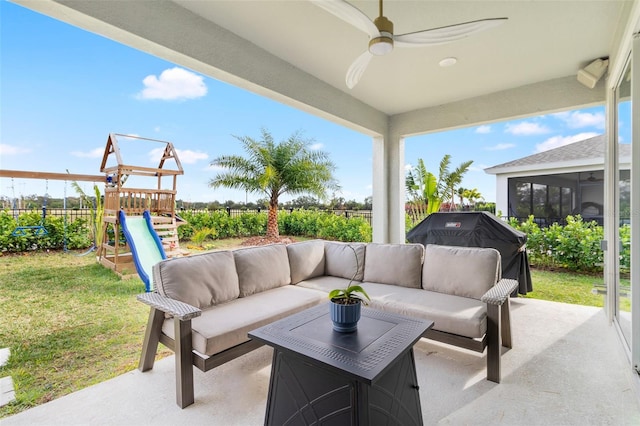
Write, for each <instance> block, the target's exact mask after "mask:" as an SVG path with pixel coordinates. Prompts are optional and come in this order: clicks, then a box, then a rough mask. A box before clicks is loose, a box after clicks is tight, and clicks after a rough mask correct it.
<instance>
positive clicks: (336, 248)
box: [324, 241, 365, 281]
mask: <svg viewBox="0 0 640 426" xmlns="http://www.w3.org/2000/svg"><path fill="white" fill-rule="evenodd" d="M354 250H355V253H354ZM324 256H325V257H324V273H325V275H331V276H334V277H341V278H347V279H352V278H353V279H354V280H356V281H362V278H363V277H364V263H365V244H363V243H339V242H335V241H325V243H324ZM356 256H357V257H356Z"/></svg>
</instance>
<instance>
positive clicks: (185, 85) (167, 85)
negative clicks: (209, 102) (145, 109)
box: [137, 67, 207, 101]
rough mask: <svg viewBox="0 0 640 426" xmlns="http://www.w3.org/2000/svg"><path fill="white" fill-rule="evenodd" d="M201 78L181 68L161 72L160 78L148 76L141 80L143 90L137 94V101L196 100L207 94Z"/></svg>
mask: <svg viewBox="0 0 640 426" xmlns="http://www.w3.org/2000/svg"><path fill="white" fill-rule="evenodd" d="M203 80H204V79H203V78H202V76H199V75H197V74H194V73H192V72H191V71H187V70H185V69H183V68H178V67H175V68H170V69H166V70H164V71H162V74H160V77H156V76H155V75H148V76H146V77H145V78H144V80H142V84H144V89H142V91H141V92H140V93H138V95H137V97H138V98H139V99H162V100H166V101H172V100H184V99H196V98H200V97H202V96H204V95H206V94H207V86H206V85H205V84H204V81H203Z"/></svg>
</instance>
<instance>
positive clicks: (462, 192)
mask: <svg viewBox="0 0 640 426" xmlns="http://www.w3.org/2000/svg"><path fill="white" fill-rule="evenodd" d="M466 191H468V189H466V188H463V187H459V188H458V189H457V190H456V194H457V195H458V198H459V199H460V206H461V207H464V199H465V198H467V197H466V195H465V192H466Z"/></svg>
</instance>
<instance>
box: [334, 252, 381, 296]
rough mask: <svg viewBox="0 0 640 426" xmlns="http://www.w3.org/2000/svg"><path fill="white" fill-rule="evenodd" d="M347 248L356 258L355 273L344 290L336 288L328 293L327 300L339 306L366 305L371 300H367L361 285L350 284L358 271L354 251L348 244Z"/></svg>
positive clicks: (358, 267) (358, 266)
mask: <svg viewBox="0 0 640 426" xmlns="http://www.w3.org/2000/svg"><path fill="white" fill-rule="evenodd" d="M348 247H349V248H350V249H351V250H352V251H353V255H354V256H355V257H356V271H355V272H354V273H353V276H352V277H351V279H350V280H349V283H348V284H347V286H346V287H345V288H337V289H334V290H331V291H330V292H329V300H331V301H332V302H333V303H337V304H339V305H353V304H356V303H362V304H364V305H366V304H367V301H368V300H371V299H370V298H369V295H368V294H367V292H366V291H364V288H362V286H361V285H359V284H352V283H353V280H354V279H355V278H356V275H357V274H358V270H359V269H360V264H359V262H358V254H357V253H356V249H355V248H353V246H352V245H350V244H349V245H348ZM358 293H360V294H358Z"/></svg>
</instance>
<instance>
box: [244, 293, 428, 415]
mask: <svg viewBox="0 0 640 426" xmlns="http://www.w3.org/2000/svg"><path fill="white" fill-rule="evenodd" d="M432 326H433V322H432V321H425V320H421V319H416V318H409V317H406V316H402V315H396V314H393V313H388V312H382V311H378V310H374V309H369V308H363V309H362V318H361V319H360V322H359V323H358V330H357V331H355V332H353V333H338V332H336V331H334V330H333V328H332V324H331V320H330V318H329V306H328V304H322V305H319V306H316V307H314V308H311V309H307V310H305V311H302V312H299V313H297V314H294V315H291V316H289V317H287V318H284V319H281V320H279V321H276V322H273V323H271V324H269V325H266V326H264V327H261V328H258V329H256V330H253V331H251V332H250V333H249V337H251V338H252V339H256V340H258V341H261V342H263V343H265V344H267V345H269V346H272V347H273V348H274V353H273V362H272V365H271V380H270V383H269V396H268V400H267V411H266V416H265V425H309V424H318V425H322V424H326V425H376V424H384V425H392V424H401V425H421V424H423V422H422V411H421V407H420V395H419V388H418V380H417V376H416V369H415V360H414V357H413V345H414V344H415V343H416V342H417V341H418V339H420V337H421V336H422V335H423V334H424V332H426V331H427V330H428V329H429V328H431V327H432Z"/></svg>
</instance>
